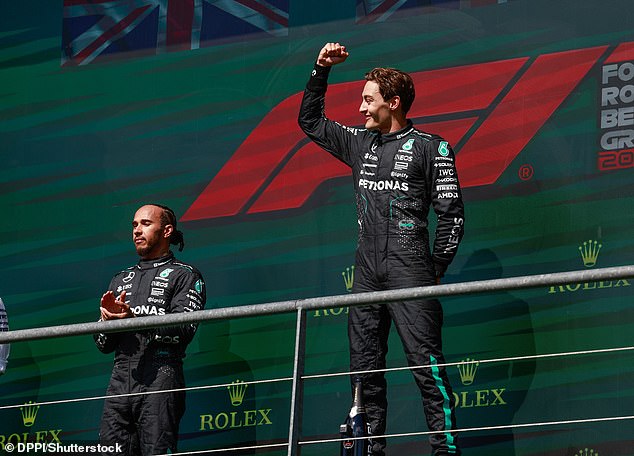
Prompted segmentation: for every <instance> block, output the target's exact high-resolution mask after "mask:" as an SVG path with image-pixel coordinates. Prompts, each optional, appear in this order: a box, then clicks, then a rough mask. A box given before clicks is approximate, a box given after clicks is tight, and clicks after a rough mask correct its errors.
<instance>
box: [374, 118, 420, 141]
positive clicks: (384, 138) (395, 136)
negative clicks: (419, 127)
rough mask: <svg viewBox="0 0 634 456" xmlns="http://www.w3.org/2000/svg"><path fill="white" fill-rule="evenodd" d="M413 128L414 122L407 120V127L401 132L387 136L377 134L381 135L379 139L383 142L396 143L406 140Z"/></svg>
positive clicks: (379, 133) (386, 134)
mask: <svg viewBox="0 0 634 456" xmlns="http://www.w3.org/2000/svg"><path fill="white" fill-rule="evenodd" d="M413 128H414V125H413V124H412V121H411V120H410V119H407V125H405V126H404V127H403V128H401V129H400V130H397V131H394V132H392V133H385V134H382V133H381V132H377V134H378V135H379V138H380V139H381V141H382V142H387V141H395V140H399V139H402V138H404V137H405V136H406V135H407V134H408V133H409V132H410V131H411V130H412V129H413Z"/></svg>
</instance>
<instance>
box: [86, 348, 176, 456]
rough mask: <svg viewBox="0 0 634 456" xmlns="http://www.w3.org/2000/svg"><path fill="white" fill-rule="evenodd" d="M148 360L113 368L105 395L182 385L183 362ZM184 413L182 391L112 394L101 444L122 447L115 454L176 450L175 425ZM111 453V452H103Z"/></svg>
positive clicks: (106, 404)
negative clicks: (118, 395) (127, 394)
mask: <svg viewBox="0 0 634 456" xmlns="http://www.w3.org/2000/svg"><path fill="white" fill-rule="evenodd" d="M156 361H157V360H147V361H146V362H143V361H142V362H141V363H139V365H137V366H135V367H132V366H133V365H134V364H132V365H130V364H128V363H122V364H124V365H119V366H117V365H116V364H115V367H114V369H113V371H112V377H111V379H110V384H109V386H108V390H107V394H108V395H117V394H125V393H139V392H148V391H164V390H170V389H178V388H183V387H184V386H185V382H184V378H183V370H182V364H180V363H174V364H163V363H160V362H159V363H157V362H156ZM184 413H185V392H184V391H177V392H171V393H154V394H142V395H138V396H124V397H113V398H109V399H106V400H105V402H104V409H103V415H102V417H101V425H100V429H99V437H100V439H99V440H100V443H101V444H103V445H108V446H114V445H116V444H117V443H118V444H120V445H121V446H122V447H123V453H112V454H113V455H115V454H116V455H118V456H122V455H123V456H127V455H129V456H137V455H142V456H149V455H155V454H165V453H167V452H168V451H171V452H176V451H177V442H178V428H179V425H180V420H181V418H182V417H183V414H184ZM103 454H104V455H105V454H110V453H103Z"/></svg>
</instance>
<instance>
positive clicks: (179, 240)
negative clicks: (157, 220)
mask: <svg viewBox="0 0 634 456" xmlns="http://www.w3.org/2000/svg"><path fill="white" fill-rule="evenodd" d="M152 206H156V207H160V208H161V209H163V212H162V213H161V228H164V227H165V225H172V226H173V227H174V231H172V234H171V235H170V245H178V251H179V252H182V251H183V247H185V238H184V237H183V232H182V231H181V230H178V229H176V222H177V220H176V214H174V211H173V210H172V209H170V208H169V207H167V206H164V205H162V204H152Z"/></svg>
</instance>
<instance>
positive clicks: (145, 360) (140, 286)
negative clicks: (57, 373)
mask: <svg viewBox="0 0 634 456" xmlns="http://www.w3.org/2000/svg"><path fill="white" fill-rule="evenodd" d="M109 290H111V291H112V292H114V293H115V296H119V294H120V293H121V292H122V291H125V292H126V302H127V303H128V304H129V305H130V308H131V309H132V311H133V312H134V314H135V316H137V317H139V316H144V315H164V314H170V313H177V312H192V311H196V310H201V309H202V308H204V306H205V300H206V297H205V296H206V292H205V283H204V281H203V278H202V276H201V274H200V272H198V270H196V269H195V268H193V267H192V266H190V265H187V264H184V263H181V262H179V261H178V260H176V259H175V258H174V256H173V255H172V254H171V253H170V254H169V255H168V256H166V257H163V258H159V259H156V260H141V261H139V263H138V264H136V265H134V266H132V267H130V268H128V269H126V270H124V271H121V272H119V273H118V274H116V275H115V276H114V277H113V279H112V281H111V282H110V287H109ZM196 329H197V324H188V325H181V326H173V327H164V328H157V329H150V330H144V331H138V332H123V333H110V334H98V335H95V343H96V344H97V348H99V350H101V351H102V352H104V353H111V352H112V351H113V350H114V351H115V358H114V367H113V369H112V376H111V378H110V384H109V385H108V389H107V395H108V396H110V395H112V396H115V397H113V398H108V399H106V400H105V403H104V410H103V415H102V418H101V426H100V431H99V435H100V442H101V443H102V444H104V445H109V446H111V445H116V444H119V445H122V446H123V449H124V454H129V455H136V454H142V455H144V456H145V455H153V454H165V453H167V452H168V451H172V452H176V450H177V448H176V444H177V440H178V427H179V423H180V420H181V418H182V416H183V413H184V412H185V393H184V391H178V392H172V393H160V394H156V393H154V394H141V395H135V396H123V397H116V396H117V395H122V394H127V393H144V392H150V391H163V390H171V389H178V388H184V387H185V380H184V376H183V362H182V359H183V358H184V357H185V348H186V347H187V344H189V342H191V340H192V339H193V337H194V334H195V333H196ZM113 454H119V455H120V454H121V453H113Z"/></svg>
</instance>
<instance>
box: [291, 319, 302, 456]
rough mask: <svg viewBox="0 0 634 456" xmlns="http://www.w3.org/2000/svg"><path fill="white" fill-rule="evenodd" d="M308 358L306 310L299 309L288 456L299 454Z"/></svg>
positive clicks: (297, 455)
mask: <svg viewBox="0 0 634 456" xmlns="http://www.w3.org/2000/svg"><path fill="white" fill-rule="evenodd" d="M305 358H306V312H305V311H304V309H302V308H301V307H300V308H299V309H297V326H296V330H295V361H294V363H293V387H292V393H291V415H290V425H289V430H288V456H299V455H300V454H301V449H300V447H299V436H300V434H301V431H302V415H303V413H304V403H303V402H304V385H303V383H302V375H304V361H305Z"/></svg>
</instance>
